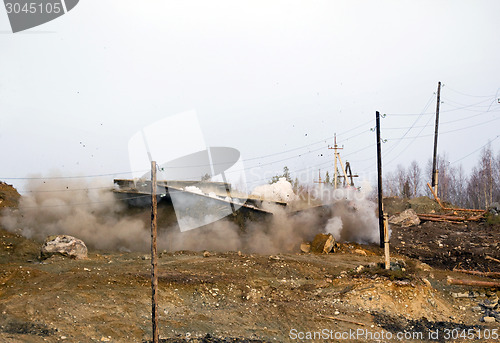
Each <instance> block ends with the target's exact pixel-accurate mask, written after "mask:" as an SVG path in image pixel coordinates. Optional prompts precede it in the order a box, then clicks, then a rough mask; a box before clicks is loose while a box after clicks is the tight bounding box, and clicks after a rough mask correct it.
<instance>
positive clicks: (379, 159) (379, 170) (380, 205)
mask: <svg viewBox="0 0 500 343" xmlns="http://www.w3.org/2000/svg"><path fill="white" fill-rule="evenodd" d="M375 118H376V127H377V173H378V226H379V232H380V247H381V248H383V247H384V205H383V203H382V147H381V146H380V144H381V140H380V113H379V112H378V111H377V112H376V113H375Z"/></svg>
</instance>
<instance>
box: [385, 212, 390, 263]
mask: <svg viewBox="0 0 500 343" xmlns="http://www.w3.org/2000/svg"><path fill="white" fill-rule="evenodd" d="M384 257H385V259H384V260H385V269H391V256H390V253H389V216H388V215H387V213H384Z"/></svg>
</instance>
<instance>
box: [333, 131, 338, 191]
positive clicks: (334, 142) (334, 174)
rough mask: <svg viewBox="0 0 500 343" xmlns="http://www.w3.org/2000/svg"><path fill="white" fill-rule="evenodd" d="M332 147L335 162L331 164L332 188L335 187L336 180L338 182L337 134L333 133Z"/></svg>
mask: <svg viewBox="0 0 500 343" xmlns="http://www.w3.org/2000/svg"><path fill="white" fill-rule="evenodd" d="M333 149H335V150H334V152H333V153H334V155H335V163H334V165H333V168H334V169H333V187H334V189H337V182H338V173H337V134H334V138H333Z"/></svg>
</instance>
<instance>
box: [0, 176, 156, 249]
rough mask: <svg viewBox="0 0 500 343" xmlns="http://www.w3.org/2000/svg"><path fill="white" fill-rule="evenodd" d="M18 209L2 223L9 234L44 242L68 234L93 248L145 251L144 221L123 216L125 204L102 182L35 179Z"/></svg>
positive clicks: (146, 238)
mask: <svg viewBox="0 0 500 343" xmlns="http://www.w3.org/2000/svg"><path fill="white" fill-rule="evenodd" d="M26 189H27V192H26V193H25V194H24V195H23V196H22V197H21V199H20V202H19V207H18V209H16V210H10V211H4V213H2V217H1V219H0V220H1V224H2V226H3V227H5V228H6V229H7V230H8V231H11V232H16V233H19V234H21V235H23V236H25V237H27V238H32V239H36V240H38V241H41V240H44V239H45V238H46V237H47V236H50V235H59V234H66V235H71V236H75V237H77V238H80V239H82V240H83V241H84V242H85V244H86V245H88V246H89V247H91V248H94V249H117V250H120V249H121V250H145V249H147V247H148V244H149V235H148V233H147V231H146V230H145V223H144V222H142V221H140V220H137V219H131V218H125V217H124V216H123V210H124V206H125V205H124V204H122V203H120V202H118V201H117V200H116V199H115V196H114V194H113V193H112V192H111V191H110V190H111V189H112V186H110V185H109V183H106V182H104V181H93V182H91V183H87V182H83V181H80V180H60V179H46V180H45V181H38V180H31V181H29V182H28V183H27V185H26Z"/></svg>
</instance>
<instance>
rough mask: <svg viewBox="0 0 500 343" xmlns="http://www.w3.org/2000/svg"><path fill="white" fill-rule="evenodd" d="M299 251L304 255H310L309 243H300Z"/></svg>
mask: <svg viewBox="0 0 500 343" xmlns="http://www.w3.org/2000/svg"><path fill="white" fill-rule="evenodd" d="M300 250H301V251H302V252H305V253H306V254H307V253H310V252H311V243H302V244H301V245H300Z"/></svg>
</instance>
